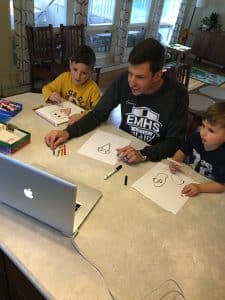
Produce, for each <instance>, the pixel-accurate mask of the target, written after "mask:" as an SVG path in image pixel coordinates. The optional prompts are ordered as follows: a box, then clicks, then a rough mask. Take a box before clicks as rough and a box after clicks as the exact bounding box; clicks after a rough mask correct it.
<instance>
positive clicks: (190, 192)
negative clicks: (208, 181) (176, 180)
mask: <svg viewBox="0 0 225 300" xmlns="http://www.w3.org/2000/svg"><path fill="white" fill-rule="evenodd" d="M200 192H201V191H200V188H199V184H196V183H190V184H187V185H185V187H184V188H183V190H182V194H184V195H185V196H188V197H194V196H196V195H198V194H199V193H200Z"/></svg>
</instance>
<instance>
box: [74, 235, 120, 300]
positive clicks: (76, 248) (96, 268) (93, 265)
mask: <svg viewBox="0 0 225 300" xmlns="http://www.w3.org/2000/svg"><path fill="white" fill-rule="evenodd" d="M75 235H76V234H74V235H73V237H72V238H71V242H72V245H73V247H74V249H75V250H76V251H77V252H78V254H79V255H80V256H81V257H82V258H83V259H84V260H85V261H86V262H87V263H88V264H89V265H91V266H92V268H94V269H95V270H96V271H97V272H98V273H99V275H100V276H101V277H102V279H103V281H104V283H105V286H106V289H107V291H108V292H109V295H110V297H111V299H112V300H116V298H114V296H113V294H112V292H111V290H110V288H109V287H108V286H107V284H106V281H105V278H104V276H103V274H102V272H101V271H100V270H99V269H98V267H97V266H96V265H95V264H94V263H93V262H91V261H90V260H89V259H88V258H87V257H86V256H85V255H84V254H83V253H82V252H81V250H80V249H79V247H78V246H77V244H76V243H75V241H74V237H75ZM117 300H118V299H117Z"/></svg>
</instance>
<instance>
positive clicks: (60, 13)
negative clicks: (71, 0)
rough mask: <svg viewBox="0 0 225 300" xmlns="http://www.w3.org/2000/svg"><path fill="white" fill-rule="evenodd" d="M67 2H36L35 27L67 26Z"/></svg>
mask: <svg viewBox="0 0 225 300" xmlns="http://www.w3.org/2000/svg"><path fill="white" fill-rule="evenodd" d="M66 2H67V0H54V1H52V0H51V1H50V0H34V24H35V26H47V25H48V24H52V25H53V27H59V26H60V24H66V9H67V7H66Z"/></svg>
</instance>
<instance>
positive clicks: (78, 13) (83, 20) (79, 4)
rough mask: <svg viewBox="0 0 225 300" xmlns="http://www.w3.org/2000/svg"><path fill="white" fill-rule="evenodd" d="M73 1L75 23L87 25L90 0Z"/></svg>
mask: <svg viewBox="0 0 225 300" xmlns="http://www.w3.org/2000/svg"><path fill="white" fill-rule="evenodd" d="M72 1H73V21H74V22H73V23H74V24H76V25H80V24H84V25H87V15H88V0H72Z"/></svg>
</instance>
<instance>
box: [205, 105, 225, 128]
mask: <svg viewBox="0 0 225 300" xmlns="http://www.w3.org/2000/svg"><path fill="white" fill-rule="evenodd" d="M203 120H206V121H208V122H209V123H210V124H211V125H213V126H214V125H220V126H221V127H223V128H225V102H223V103H215V104H213V105H211V106H210V107H209V108H208V109H207V111H206V113H205V115H204V117H203Z"/></svg>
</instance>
